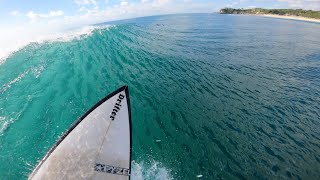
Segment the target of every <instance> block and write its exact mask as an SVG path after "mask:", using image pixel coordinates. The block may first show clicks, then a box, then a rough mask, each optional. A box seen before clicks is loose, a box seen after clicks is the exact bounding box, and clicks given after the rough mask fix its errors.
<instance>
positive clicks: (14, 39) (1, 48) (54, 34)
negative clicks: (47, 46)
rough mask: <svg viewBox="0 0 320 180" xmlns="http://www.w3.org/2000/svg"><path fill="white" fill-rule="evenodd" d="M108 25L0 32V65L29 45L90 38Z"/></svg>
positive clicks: (2, 30) (6, 30) (21, 29)
mask: <svg viewBox="0 0 320 180" xmlns="http://www.w3.org/2000/svg"><path fill="white" fill-rule="evenodd" d="M110 27H113V26H110V25H103V26H84V27H81V28H73V29H67V30H58V29H55V30H54V29H42V30H37V28H36V27H34V28H33V29H26V30H25V29H23V27H18V28H17V27H16V28H6V29H1V30H0V39H1V42H0V65H1V64H3V62H4V61H5V60H6V59H7V58H8V57H9V56H10V55H11V54H12V53H14V52H16V51H18V50H20V49H22V48H23V47H25V46H27V45H28V44H30V43H34V42H35V43H43V42H48V41H49V42H55V41H63V42H66V41H71V40H73V39H78V38H80V37H87V36H90V35H91V34H92V33H93V31H94V30H105V29H109V28H110Z"/></svg>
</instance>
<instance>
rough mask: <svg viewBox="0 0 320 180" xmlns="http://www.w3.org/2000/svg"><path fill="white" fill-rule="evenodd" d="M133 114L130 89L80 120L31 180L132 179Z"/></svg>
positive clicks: (104, 101)
mask: <svg viewBox="0 0 320 180" xmlns="http://www.w3.org/2000/svg"><path fill="white" fill-rule="evenodd" d="M131 142H132V140H131V110H130V98H129V90H128V86H123V87H121V88H119V89H118V90H116V91H114V92H112V93H111V94H109V95H108V96H106V97H105V98H103V99H102V100H100V101H99V102H98V103H97V104H95V105H94V106H93V107H92V108H91V109H90V110H89V111H88V112H86V113H85V114H84V115H83V116H82V117H80V118H79V119H78V120H77V121H76V122H75V123H74V124H73V125H72V126H71V128H70V129H68V131H67V132H66V133H65V134H64V135H63V136H62V137H61V138H60V139H59V140H58V141H57V143H56V144H55V145H54V146H53V147H52V148H51V149H50V150H49V152H48V153H47V154H46V155H45V157H44V158H43V159H42V160H41V162H40V163H39V164H38V166H37V167H36V168H35V169H34V170H33V172H32V173H31V175H30V176H29V179H30V180H38V179H39V180H40V179H41V180H42V179H54V180H56V179H94V180H100V179H110V180H112V179H115V180H128V179H130V171H131Z"/></svg>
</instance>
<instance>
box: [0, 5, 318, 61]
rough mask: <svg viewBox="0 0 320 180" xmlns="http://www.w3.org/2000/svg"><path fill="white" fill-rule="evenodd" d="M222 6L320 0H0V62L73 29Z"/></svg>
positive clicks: (242, 6)
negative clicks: (36, 42) (18, 51)
mask: <svg viewBox="0 0 320 180" xmlns="http://www.w3.org/2000/svg"><path fill="white" fill-rule="evenodd" d="M224 7H232V8H254V7H262V8H295V9H297V8H302V9H312V10H320V0H220V1H218V0H0V64H1V59H2V60H3V59H4V58H6V57H7V56H8V55H9V54H10V53H12V52H14V51H16V50H17V49H19V48H21V47H23V46H25V45H26V44H28V43H30V42H34V41H38V40H37V39H46V38H47V37H50V38H52V37H59V36H60V34H59V33H60V32H66V31H68V30H70V29H72V28H73V29H75V28H79V27H85V26H87V25H92V24H96V23H102V22H108V21H113V20H120V19H128V18H134V17H142V16H150V15H160V14H176V13H212V12H218V11H219V9H221V8H224ZM86 30H88V29H86ZM89 30H90V29H89ZM52 34H54V36H52ZM39 41H40V40H39Z"/></svg>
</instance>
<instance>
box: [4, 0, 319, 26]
mask: <svg viewBox="0 0 320 180" xmlns="http://www.w3.org/2000/svg"><path fill="white" fill-rule="evenodd" d="M223 7H233V8H253V7H263V8H303V9H313V10H320V0H220V1H217V0H54V1H53V0H46V1H43V0H23V1H21V0H0V27H1V26H10V25H17V24H24V23H26V22H27V23H39V22H42V23H43V22H46V23H49V24H68V25H70V24H79V25H81V24H90V23H97V22H105V21H111V20H117V19H124V18H133V17H139V16H148V15H158V14H171V13H195V12H204V13H210V12H216V11H218V10H219V9H220V8H223Z"/></svg>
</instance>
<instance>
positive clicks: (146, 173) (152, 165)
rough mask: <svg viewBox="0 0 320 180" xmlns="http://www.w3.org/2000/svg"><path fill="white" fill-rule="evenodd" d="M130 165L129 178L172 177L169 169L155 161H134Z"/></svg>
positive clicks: (160, 178) (156, 179) (141, 179)
mask: <svg viewBox="0 0 320 180" xmlns="http://www.w3.org/2000/svg"><path fill="white" fill-rule="evenodd" d="M131 165H132V172H131V179H132V180H144V179H146V180H149V179H152V180H162V179H166V180H170V179H173V178H172V177H171V174H170V171H169V170H168V169H167V168H165V167H163V166H162V165H161V163H159V162H156V161H153V160H152V161H151V162H149V163H146V162H144V161H142V162H139V163H137V162H135V161H133V162H132V163H131Z"/></svg>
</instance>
